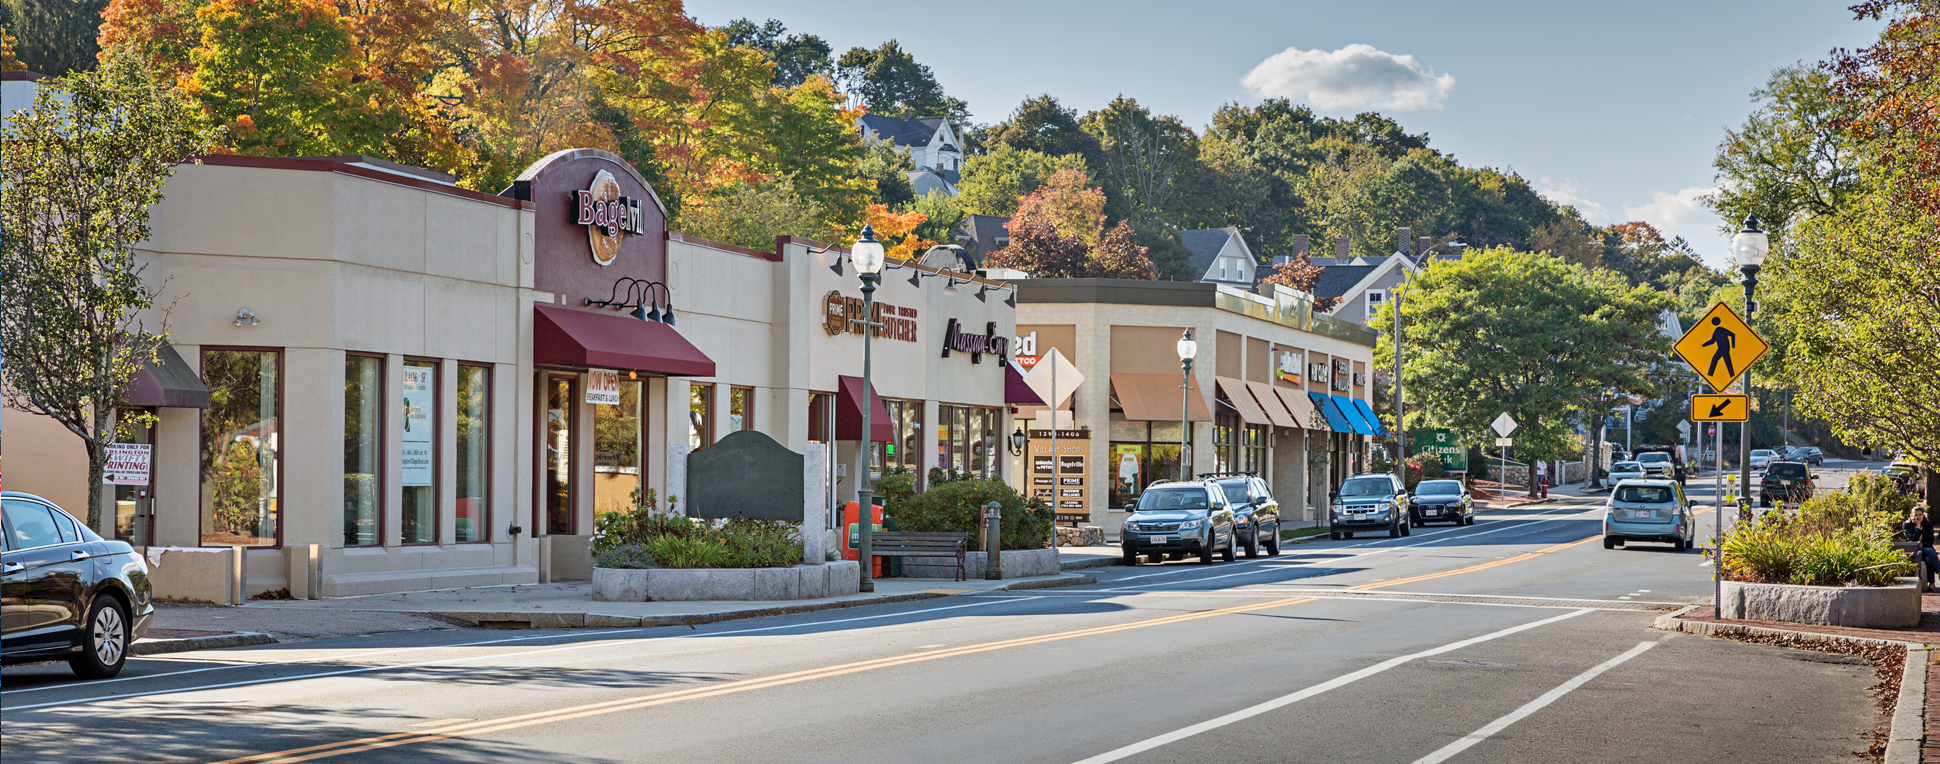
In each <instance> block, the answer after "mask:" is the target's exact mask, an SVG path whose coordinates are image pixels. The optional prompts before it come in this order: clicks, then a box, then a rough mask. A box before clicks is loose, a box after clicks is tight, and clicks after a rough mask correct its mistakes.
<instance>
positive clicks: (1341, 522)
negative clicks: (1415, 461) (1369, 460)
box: [1327, 472, 1413, 540]
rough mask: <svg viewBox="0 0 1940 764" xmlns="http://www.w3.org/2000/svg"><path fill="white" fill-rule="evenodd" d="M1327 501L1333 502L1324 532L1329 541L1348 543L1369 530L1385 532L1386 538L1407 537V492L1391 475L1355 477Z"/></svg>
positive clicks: (1403, 485)
mask: <svg viewBox="0 0 1940 764" xmlns="http://www.w3.org/2000/svg"><path fill="white" fill-rule="evenodd" d="M1327 498H1329V499H1331V500H1333V512H1332V521H1331V523H1330V524H1329V526H1328V528H1327V532H1328V536H1329V537H1330V538H1333V539H1335V540H1339V539H1344V538H1347V539H1351V538H1354V534H1355V533H1359V532H1362V531H1373V530H1385V531H1387V532H1388V538H1400V537H1402V536H1406V535H1409V533H1410V530H1409V527H1410V524H1409V523H1408V522H1407V518H1409V517H1410V516H1412V512H1413V510H1412V509H1411V503H1410V501H1409V497H1408V489H1407V487H1406V486H1405V484H1403V483H1402V482H1401V477H1400V476H1399V475H1396V474H1394V473H1392V472H1377V473H1368V474H1363V475H1355V476H1354V477H1351V478H1348V479H1347V481H1346V482H1344V483H1341V486H1340V490H1337V491H1332V492H1330V493H1328V495H1327Z"/></svg>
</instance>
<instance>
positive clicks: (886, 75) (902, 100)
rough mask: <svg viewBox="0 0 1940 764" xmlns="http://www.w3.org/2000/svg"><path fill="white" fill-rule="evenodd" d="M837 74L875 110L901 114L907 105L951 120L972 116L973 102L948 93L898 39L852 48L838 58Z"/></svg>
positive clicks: (916, 112)
mask: <svg viewBox="0 0 1940 764" xmlns="http://www.w3.org/2000/svg"><path fill="white" fill-rule="evenodd" d="M835 76H836V81H837V82H838V83H840V84H841V85H842V88H843V90H845V91H847V92H848V93H850V94H851V95H855V96H859V97H861V99H862V102H863V103H864V104H866V105H868V107H869V112H870V113H872V114H882V115H887V116H901V115H902V112H903V110H904V109H908V110H909V111H910V112H911V113H912V114H913V115H914V116H918V117H948V118H950V119H951V120H952V121H959V120H963V119H966V118H968V117H969V116H970V105H969V104H966V103H964V102H963V100H962V99H959V98H951V97H950V96H948V95H945V94H944V93H943V86H942V85H941V84H938V83H937V81H936V74H935V73H934V72H931V71H930V68H929V67H928V66H925V65H923V64H919V63H917V62H916V57H914V56H911V55H910V54H908V53H906V52H904V51H903V46H902V44H901V43H898V42H896V41H895V40H890V41H889V42H886V43H883V44H882V46H881V47H879V48H876V49H875V50H868V49H865V48H850V49H849V52H847V53H844V54H842V58H841V59H840V60H837V61H836V62H835Z"/></svg>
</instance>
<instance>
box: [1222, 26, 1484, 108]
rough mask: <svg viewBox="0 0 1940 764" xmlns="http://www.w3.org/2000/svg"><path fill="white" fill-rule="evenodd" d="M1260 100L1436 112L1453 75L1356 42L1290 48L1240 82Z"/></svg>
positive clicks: (1413, 59) (1314, 105) (1256, 68)
mask: <svg viewBox="0 0 1940 764" xmlns="http://www.w3.org/2000/svg"><path fill="white" fill-rule="evenodd" d="M1240 84H1241V85H1244V86H1245V87H1246V89H1247V90H1250V91H1252V92H1253V94H1254V95H1256V96H1258V97H1260V98H1287V99H1291V100H1293V101H1297V102H1305V103H1307V104H1308V105H1310V106H1312V107H1314V108H1315V109H1318V110H1321V111H1365V110H1370V109H1372V110H1379V111H1419V110H1423V109H1440V108H1442V104H1443V102H1444V101H1446V100H1447V99H1448V92H1449V91H1450V90H1453V89H1454V88H1455V75H1452V74H1436V73H1434V72H1432V71H1430V70H1429V69H1428V68H1427V67H1424V66H1422V65H1421V64H1420V62H1417V61H1415V57H1414V56H1397V55H1395V54H1393V53H1386V52H1383V51H1380V50H1377V49H1375V47H1374V46H1372V45H1363V44H1360V43H1355V44H1353V45H1349V46H1347V47H1344V48H1341V49H1340V50H1336V51H1332V52H1329V51H1324V50H1319V49H1315V50H1301V49H1299V48H1288V49H1286V50H1283V51H1280V52H1279V53H1275V54H1273V55H1272V56H1269V57H1268V58H1267V59H1266V60H1265V61H1261V62H1260V65H1259V66H1256V67H1253V71H1250V72H1247V73H1246V76H1245V77H1242V78H1240Z"/></svg>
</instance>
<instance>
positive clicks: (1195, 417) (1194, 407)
mask: <svg viewBox="0 0 1940 764" xmlns="http://www.w3.org/2000/svg"><path fill="white" fill-rule="evenodd" d="M1181 379H1182V378H1181V377H1180V376H1179V375H1176V374H1113V375H1111V394H1112V398H1113V399H1115V400H1117V401H1118V407H1119V408H1121V409H1124V411H1125V418H1126V419H1128V420H1131V421H1134V422H1177V421H1179V413H1180V412H1179V410H1178V409H1176V408H1173V406H1177V405H1179V398H1180V396H1181V394H1182V393H1183V392H1184V391H1182V390H1180V389H1179V383H1180V381H1181ZM1184 397H1185V399H1186V401H1187V403H1186V405H1187V406H1188V407H1189V408H1188V409H1187V410H1188V411H1189V412H1190V413H1191V421H1194V422H1210V421H1212V412H1210V411H1207V410H1206V394H1205V391H1203V390H1201V389H1199V385H1198V384H1197V383H1196V382H1195V383H1194V384H1193V387H1192V392H1191V393H1190V394H1186V395H1185V396H1184Z"/></svg>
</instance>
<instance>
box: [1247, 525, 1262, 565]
mask: <svg viewBox="0 0 1940 764" xmlns="http://www.w3.org/2000/svg"><path fill="white" fill-rule="evenodd" d="M1258 556H1260V529H1259V528H1258V527H1257V526H1255V527H1254V529H1253V534H1252V535H1250V536H1247V537H1246V558H1247V559H1249V560H1250V559H1252V558H1254V557H1258Z"/></svg>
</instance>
